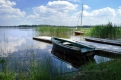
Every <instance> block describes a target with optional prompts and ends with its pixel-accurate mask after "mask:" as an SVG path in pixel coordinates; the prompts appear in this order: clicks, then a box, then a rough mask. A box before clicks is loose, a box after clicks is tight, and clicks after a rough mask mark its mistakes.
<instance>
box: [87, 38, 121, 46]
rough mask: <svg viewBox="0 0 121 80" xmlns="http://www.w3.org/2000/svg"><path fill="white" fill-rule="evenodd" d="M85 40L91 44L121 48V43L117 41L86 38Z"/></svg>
mask: <svg viewBox="0 0 121 80" xmlns="http://www.w3.org/2000/svg"><path fill="white" fill-rule="evenodd" d="M85 40H86V41H89V42H96V43H102V44H110V45H116V46H121V41H116V40H108V39H101V38H92V37H85Z"/></svg>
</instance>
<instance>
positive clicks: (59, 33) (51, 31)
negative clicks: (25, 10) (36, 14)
mask: <svg viewBox="0 0 121 80" xmlns="http://www.w3.org/2000/svg"><path fill="white" fill-rule="evenodd" d="M36 31H37V32H38V33H39V35H41V36H43V35H44V36H56V37H70V34H73V33H72V31H73V29H71V28H69V27H67V26H40V27H37V28H36Z"/></svg>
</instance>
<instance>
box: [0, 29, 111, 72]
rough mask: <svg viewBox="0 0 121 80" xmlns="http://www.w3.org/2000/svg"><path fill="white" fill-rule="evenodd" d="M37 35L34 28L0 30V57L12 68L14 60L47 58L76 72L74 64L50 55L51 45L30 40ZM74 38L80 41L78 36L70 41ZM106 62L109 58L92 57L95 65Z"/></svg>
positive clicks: (65, 68)
mask: <svg viewBox="0 0 121 80" xmlns="http://www.w3.org/2000/svg"><path fill="white" fill-rule="evenodd" d="M37 35H38V34H37V33H36V32H35V30H34V28H0V56H2V57H4V58H7V59H9V61H10V65H11V67H12V68H13V66H12V65H13V62H14V61H15V60H16V61H18V62H22V61H27V60H30V56H32V57H31V58H34V60H40V61H44V60H45V59H47V58H48V57H49V58H51V60H52V61H53V63H54V64H55V65H56V66H57V67H60V66H61V67H62V68H63V69H64V70H65V71H67V72H68V71H72V70H77V68H76V67H75V65H74V64H71V63H70V62H67V61H64V60H60V59H59V58H57V57H56V56H55V55H53V54H52V53H51V50H52V44H49V43H45V42H41V41H36V40H33V39H32V37H34V36H37ZM74 38H77V39H80V37H78V36H70V39H74ZM108 60H110V58H105V57H101V56H94V62H96V63H100V62H101V61H102V62H104V61H108ZM26 64H27V62H26ZM81 65H83V64H81ZM81 65H78V66H81ZM76 66H77V65H76Z"/></svg>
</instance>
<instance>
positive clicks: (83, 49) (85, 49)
mask: <svg viewBox="0 0 121 80" xmlns="http://www.w3.org/2000/svg"><path fill="white" fill-rule="evenodd" d="M87 51H89V50H88V49H87V48H81V52H87Z"/></svg>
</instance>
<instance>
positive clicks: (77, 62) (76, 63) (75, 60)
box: [51, 49, 95, 68]
mask: <svg viewBox="0 0 121 80" xmlns="http://www.w3.org/2000/svg"><path fill="white" fill-rule="evenodd" d="M51 52H52V54H53V55H54V56H55V57H56V58H58V59H60V60H62V61H64V62H66V63H69V64H71V65H72V66H73V67H75V68H80V67H81V66H82V65H84V64H86V63H89V62H95V60H94V58H93V57H90V58H88V59H85V60H84V59H82V58H81V57H75V56H70V55H68V54H64V53H62V52H59V51H57V50H54V49H52V51H51Z"/></svg>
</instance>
